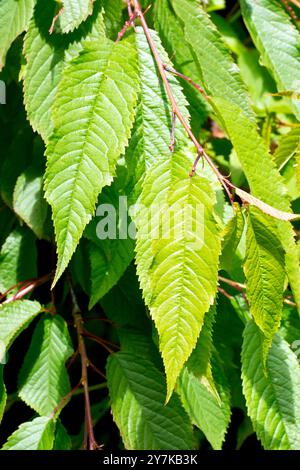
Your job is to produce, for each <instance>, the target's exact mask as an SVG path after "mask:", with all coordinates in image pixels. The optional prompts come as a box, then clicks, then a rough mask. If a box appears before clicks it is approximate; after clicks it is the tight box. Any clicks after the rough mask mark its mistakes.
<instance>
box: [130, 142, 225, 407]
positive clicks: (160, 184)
mask: <svg viewBox="0 0 300 470" xmlns="http://www.w3.org/2000/svg"><path fill="white" fill-rule="evenodd" d="M186 152H187V153H188V150H186ZM192 158H193V157H192ZM190 165H191V161H190V159H189V158H188V157H187V156H186V155H185V154H184V153H183V152H182V153H180V152H177V153H174V154H173V155H172V156H171V157H170V158H169V159H164V158H160V159H157V161H156V163H155V164H154V165H153V166H152V167H151V169H150V170H149V172H148V175H147V176H146V179H145V182H144V187H143V192H142V195H141V201H140V202H141V206H142V210H141V211H140V213H138V215H137V217H136V220H135V221H136V224H137V245H136V253H137V256H136V262H137V272H138V275H139V279H140V284H141V287H142V290H143V295H144V298H145V301H146V304H147V305H148V307H149V308H150V313H151V316H152V318H153V319H154V322H155V325H156V328H157V330H158V334H159V340H160V341H159V342H160V346H159V347H160V351H161V354H162V357H163V361H164V366H165V370H166V374H167V385H168V387H167V388H168V395H167V399H169V398H170V396H171V394H172V391H173V389H174V386H175V383H176V380H177V377H178V376H179V374H180V371H181V369H182V367H183V365H184V363H185V362H186V360H187V359H188V357H189V356H190V354H191V352H192V350H193V349H194V347H195V345H196V342H197V339H198V337H199V334H200V331H201V328H202V325H203V321H204V314H205V313H206V312H207V311H208V310H209V307H210V306H211V305H212V304H213V301H214V297H215V294H216V290H217V275H218V260H219V254H220V248H221V247H220V245H221V240H220V229H219V226H218V224H217V222H216V218H215V214H214V205H215V202H216V201H215V194H214V192H213V190H212V188H211V186H210V182H209V180H208V179H206V178H204V177H200V176H195V177H193V178H190V177H189V176H188V173H189V169H190ZM196 225H197V228H196ZM169 226H170V228H171V230H169Z"/></svg>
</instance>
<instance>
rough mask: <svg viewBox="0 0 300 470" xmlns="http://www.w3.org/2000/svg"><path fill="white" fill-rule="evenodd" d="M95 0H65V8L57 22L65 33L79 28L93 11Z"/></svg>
mask: <svg viewBox="0 0 300 470" xmlns="http://www.w3.org/2000/svg"><path fill="white" fill-rule="evenodd" d="M93 3H94V2H93V0H63V8H62V9H61V11H60V12H59V14H58V18H57V23H59V26H60V28H61V30H62V32H63V33H69V32H70V31H73V30H74V29H75V28H78V26H79V25H80V23H82V21H84V20H86V19H87V17H88V16H89V15H91V14H92V11H93Z"/></svg>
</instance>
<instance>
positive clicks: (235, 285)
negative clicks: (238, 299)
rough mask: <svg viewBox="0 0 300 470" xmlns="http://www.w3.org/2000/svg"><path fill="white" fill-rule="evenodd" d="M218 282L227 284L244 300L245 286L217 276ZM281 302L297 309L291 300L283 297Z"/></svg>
mask: <svg viewBox="0 0 300 470" xmlns="http://www.w3.org/2000/svg"><path fill="white" fill-rule="evenodd" d="M219 281H221V282H224V284H227V285H229V286H230V287H232V288H233V289H235V290H237V291H238V292H240V293H241V294H242V295H243V296H244V298H246V296H245V292H244V291H245V290H246V288H247V286H246V284H242V283H241V282H236V281H232V280H231V279H227V278H226V277H223V276H219ZM220 292H221V291H220ZM222 294H224V292H222ZM226 294H228V292H226ZM228 295H229V294H228ZM246 300H247V299H246ZM283 302H284V303H285V304H286V305H290V306H291V307H297V304H296V303H295V302H293V301H292V300H290V299H289V298H288V297H284V299H283Z"/></svg>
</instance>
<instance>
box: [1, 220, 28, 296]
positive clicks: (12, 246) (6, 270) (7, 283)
mask: <svg viewBox="0 0 300 470" xmlns="http://www.w3.org/2000/svg"><path fill="white" fill-rule="evenodd" d="M36 261H37V252H36V244H35V237H34V235H33V234H32V232H31V231H30V230H29V229H27V228H25V227H17V228H15V229H14V230H13V231H12V232H11V233H10V234H9V235H8V237H7V238H6V240H5V242H4V244H3V246H2V248H1V252H0V292H2V293H4V292H5V291H6V290H7V289H9V288H10V287H13V286H14V285H15V284H17V283H18V282H21V281H27V280H29V279H31V278H34V277H35V276H36ZM12 292H13V293H14V292H15V290H13V291H12Z"/></svg>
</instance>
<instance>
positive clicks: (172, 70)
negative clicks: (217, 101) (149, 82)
mask: <svg viewBox="0 0 300 470" xmlns="http://www.w3.org/2000/svg"><path fill="white" fill-rule="evenodd" d="M163 66H164V69H165V70H166V71H167V72H169V73H172V74H173V75H176V77H179V78H182V79H183V80H185V81H186V82H188V83H189V84H190V85H192V86H193V87H194V88H196V90H197V91H199V93H201V94H202V95H203V96H204V98H207V94H206V93H205V91H204V89H203V88H202V87H201V86H200V85H198V83H196V82H194V80H192V79H191V78H190V77H187V76H186V75H184V74H183V73H180V72H177V70H175V69H173V67H169V66H168V65H166V64H163Z"/></svg>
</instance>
